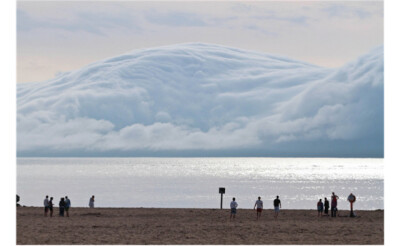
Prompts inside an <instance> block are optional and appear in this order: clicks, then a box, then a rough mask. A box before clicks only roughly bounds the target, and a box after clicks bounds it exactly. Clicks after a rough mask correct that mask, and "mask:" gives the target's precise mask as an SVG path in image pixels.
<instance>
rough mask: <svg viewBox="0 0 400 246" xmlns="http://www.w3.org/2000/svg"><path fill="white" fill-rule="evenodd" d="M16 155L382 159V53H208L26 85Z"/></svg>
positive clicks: (126, 63) (98, 66)
mask: <svg viewBox="0 0 400 246" xmlns="http://www.w3.org/2000/svg"><path fill="white" fill-rule="evenodd" d="M17 110H18V112H17V151H18V155H19V156H169V155H170V156H332V157H382V156H383V47H378V48H376V49H374V50H372V51H371V52H370V53H368V54H366V55H364V56H362V57H360V58H359V59H357V60H356V61H354V62H351V63H349V64H346V65H344V66H343V67H340V68H337V69H327V68H321V67H318V66H314V65H311V64H308V63H304V62H299V61H295V60H292V59H289V58H284V57H279V56H273V55H268V54H264V53H258V52H253V51H247V50H240V49H235V48H230V47H225V46H220V45H211V44H201V43H194V44H179V45H173V46H165V47H158V48H152V49H144V50H136V51H133V52H131V53H127V54H124V55H121V56H117V57H114V58H111V59H107V60H103V61H99V62H97V63H94V64H91V65H88V66H86V67H83V68H82V69H80V70H77V71H73V72H69V73H64V74H60V75H58V77H56V78H54V79H52V80H49V81H45V82H36V83H23V84H18V91H17Z"/></svg>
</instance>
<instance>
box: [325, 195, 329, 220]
mask: <svg viewBox="0 0 400 246" xmlns="http://www.w3.org/2000/svg"><path fill="white" fill-rule="evenodd" d="M324 207H325V215H326V216H329V201H328V199H327V198H326V197H325V201H324Z"/></svg>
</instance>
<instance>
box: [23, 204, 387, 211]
mask: <svg viewBox="0 0 400 246" xmlns="http://www.w3.org/2000/svg"><path fill="white" fill-rule="evenodd" d="M20 208H37V209H43V207H42V206H27V205H21V206H20ZM54 208H57V209H58V206H54ZM73 209H89V207H71V210H73ZM95 209H171V210H174V209H182V210H185V209H190V210H192V209H196V210H221V209H220V208H189V207H188V208H172V207H171V208H162V207H95ZM237 209H238V210H251V211H253V210H254V209H252V208H237ZM222 210H230V208H227V207H226V208H225V207H224V208H222ZM283 210H286V211H317V210H316V209H293V208H290V209H289V208H288V209H286V208H282V209H281V211H283ZM264 211H274V209H273V208H265V209H264ZM329 211H330V210H329ZM354 211H364V212H371V211H385V209H379V208H378V209H369V210H367V209H355V210H354ZM340 212H343V213H344V212H350V210H349V209H340Z"/></svg>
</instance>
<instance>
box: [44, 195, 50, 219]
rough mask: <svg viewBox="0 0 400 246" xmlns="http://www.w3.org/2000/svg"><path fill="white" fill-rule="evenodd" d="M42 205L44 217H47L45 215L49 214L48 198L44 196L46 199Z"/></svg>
mask: <svg viewBox="0 0 400 246" xmlns="http://www.w3.org/2000/svg"><path fill="white" fill-rule="evenodd" d="M43 205H44V216H45V217H47V213H48V212H49V207H50V206H49V196H46V198H45V199H44V201H43Z"/></svg>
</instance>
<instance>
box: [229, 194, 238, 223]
mask: <svg viewBox="0 0 400 246" xmlns="http://www.w3.org/2000/svg"><path fill="white" fill-rule="evenodd" d="M237 206H238V203H237V202H236V201H235V198H232V201H231V217H230V219H232V217H233V220H235V216H236V208H237Z"/></svg>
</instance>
